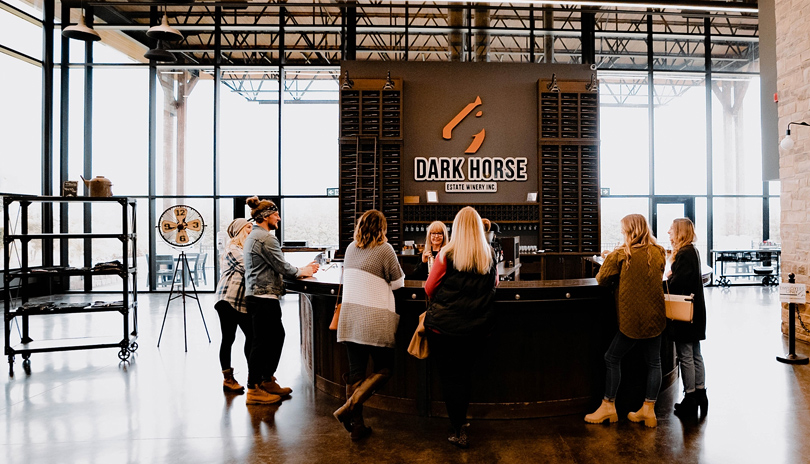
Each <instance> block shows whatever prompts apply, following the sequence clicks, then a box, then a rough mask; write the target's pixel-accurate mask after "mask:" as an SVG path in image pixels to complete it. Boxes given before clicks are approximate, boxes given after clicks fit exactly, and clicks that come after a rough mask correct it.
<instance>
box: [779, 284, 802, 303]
mask: <svg viewBox="0 0 810 464" xmlns="http://www.w3.org/2000/svg"><path fill="white" fill-rule="evenodd" d="M779 302H780V303H798V304H805V303H806V302H807V288H806V286H805V284H779Z"/></svg>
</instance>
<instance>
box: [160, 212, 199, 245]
mask: <svg viewBox="0 0 810 464" xmlns="http://www.w3.org/2000/svg"><path fill="white" fill-rule="evenodd" d="M158 229H160V236H161V237H163V240H165V241H166V243H168V244H169V245H171V246H174V247H187V246H191V245H193V244H195V243H197V241H198V240H200V239H201V238H202V235H203V231H204V230H205V223H204V222H203V218H202V215H201V214H200V212H199V211H197V210H196V209H194V208H192V207H191V206H186V205H176V206H172V207H170V208H167V209H166V211H164V212H163V214H161V215H160V219H158Z"/></svg>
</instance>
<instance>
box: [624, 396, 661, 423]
mask: <svg viewBox="0 0 810 464" xmlns="http://www.w3.org/2000/svg"><path fill="white" fill-rule="evenodd" d="M627 418H628V419H630V420H631V421H633V422H641V421H644V425H646V426H647V427H655V426H657V425H658V419H657V418H656V417H655V401H645V402H644V404H643V405H642V406H641V409H639V410H638V411H636V412H631V413H628V414H627Z"/></svg>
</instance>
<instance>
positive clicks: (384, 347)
mask: <svg viewBox="0 0 810 464" xmlns="http://www.w3.org/2000/svg"><path fill="white" fill-rule="evenodd" d="M387 228H388V223H387V222H386V220H385V216H383V214H382V213H381V212H379V211H377V210H376V209H372V210H369V211H366V212H365V213H364V214H363V216H361V217H360V220H359V221H357V227H356V228H355V230H354V241H353V242H352V243H351V244H349V246H348V247H347V248H346V255H345V258H344V262H343V303H342V306H341V310H340V319H339V320H338V329H337V341H338V342H342V343H344V344H345V345H346V353H347V354H348V357H349V373H348V374H344V381H345V382H346V398H347V399H346V404H344V405H343V406H341V407H340V408H338V410H337V411H335V412H334V416H335V418H336V419H337V420H338V421H340V422H341V423H342V424H343V426H344V427H345V428H346V430H347V431H349V432H350V433H351V437H352V440H360V439H363V438H365V437H367V436H368V435H369V434H370V433H371V427H366V425H365V423H364V422H363V403H364V402H365V401H366V400H367V399H368V398H369V397H370V396H371V395H373V394H374V392H375V391H376V390H378V389H379V388H380V387H382V386H383V385H384V384H385V383H386V382H387V381H388V379H389V378H390V377H391V371H392V370H393V367H394V334H395V333H396V331H397V325H398V324H399V315H398V314H397V313H396V308H395V306H394V293H393V290H396V289H397V288H400V287H402V285H403V284H404V282H405V274H404V273H403V272H402V268H401V267H400V265H399V261H398V260H397V255H396V253H395V252H394V248H393V247H392V246H391V245H390V244H389V243H388V240H387V239H386V237H385V233H386V230H387ZM369 357H371V360H372V361H373V367H374V372H373V373H372V374H371V375H370V376H368V377H366V368H367V367H368V359H369Z"/></svg>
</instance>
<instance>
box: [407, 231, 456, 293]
mask: <svg viewBox="0 0 810 464" xmlns="http://www.w3.org/2000/svg"><path fill="white" fill-rule="evenodd" d="M447 235H448V234H447V227H446V226H445V225H444V223H443V222H441V221H433V222H432V223H431V224H430V226H428V229H427V234H426V235H425V250H424V251H423V252H422V261H421V262H420V263H419V266H417V267H416V272H414V273H413V275H412V276H410V278H411V279H414V280H426V279H427V277H428V274H429V273H430V268H431V267H433V260H434V259H436V255H438V254H439V250H441V249H442V247H443V246H445V245H447V241H448V240H449V237H448V236H447Z"/></svg>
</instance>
